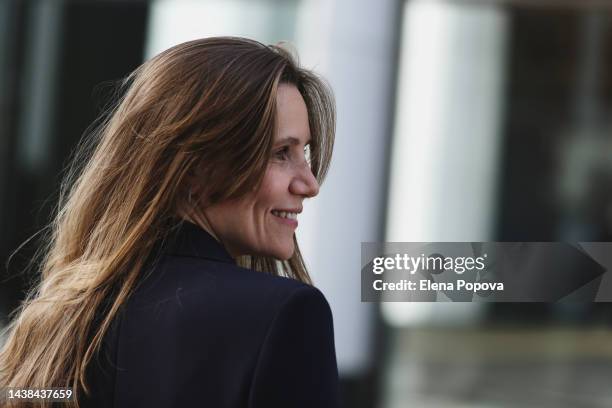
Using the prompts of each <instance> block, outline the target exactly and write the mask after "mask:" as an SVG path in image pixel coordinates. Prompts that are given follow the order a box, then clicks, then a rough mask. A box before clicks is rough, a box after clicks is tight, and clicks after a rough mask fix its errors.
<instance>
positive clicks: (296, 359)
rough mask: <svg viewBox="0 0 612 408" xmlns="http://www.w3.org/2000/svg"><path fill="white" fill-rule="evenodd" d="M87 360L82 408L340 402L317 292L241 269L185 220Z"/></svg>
mask: <svg viewBox="0 0 612 408" xmlns="http://www.w3.org/2000/svg"><path fill="white" fill-rule="evenodd" d="M171 241H172V242H171V243H170V244H169V245H167V246H166V249H164V250H163V251H162V254H161V257H160V258H159V260H158V261H157V262H156V263H154V264H153V265H154V266H152V267H149V268H146V269H145V270H144V272H146V273H145V274H144V275H143V280H142V284H141V285H140V286H139V287H138V288H137V289H136V291H135V292H134V294H133V295H132V296H131V297H130V298H129V300H128V302H127V303H126V305H125V306H124V308H123V309H122V311H121V313H119V314H118V316H117V318H116V319H115V320H114V322H113V325H112V327H111V329H110V330H109V331H108V333H107V335H106V336H105V338H104V341H103V345H102V347H101V350H100V353H99V355H97V356H96V358H95V359H94V360H92V363H90V365H89V368H88V371H87V378H88V380H89V381H90V383H91V386H92V394H91V396H90V397H85V396H83V398H81V399H80V402H81V404H82V405H83V406H84V407H102V406H103V407H116V408H128V407H129V408H137V407H147V408H151V407H181V408H182V407H190V408H191V407H207V408H234V407H236V408H237V407H244V408H274V407H279V408H281V407H282V408H291V407H294V408H302V407H304V408H306V407H309V408H313V407H317V408H327V407H338V406H339V396H338V369H337V365H336V355H335V350H334V337H333V323H332V314H331V311H330V308H329V305H328V303H327V301H326V300H325V298H324V296H323V295H322V294H321V292H320V291H319V290H318V289H316V288H314V287H312V286H310V285H306V284H304V283H301V282H298V281H296V280H294V279H289V278H283V277H276V276H272V275H270V274H266V273H262V272H256V271H253V270H249V269H244V268H240V267H238V266H237V265H236V264H235V262H234V260H233V259H232V258H231V257H230V255H229V254H228V253H227V252H226V250H225V249H224V248H223V246H222V245H221V244H220V243H219V242H217V241H216V240H215V239H214V238H213V237H212V236H210V235H209V234H208V233H207V232H205V231H204V230H202V229H201V228H199V227H197V226H195V225H194V224H191V223H188V222H185V223H184V224H183V226H182V227H181V228H180V230H179V233H178V234H177V235H176V236H175V239H173V240H171Z"/></svg>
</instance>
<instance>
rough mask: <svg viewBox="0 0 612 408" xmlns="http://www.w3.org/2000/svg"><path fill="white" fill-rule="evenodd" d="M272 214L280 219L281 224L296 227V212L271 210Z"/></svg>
mask: <svg viewBox="0 0 612 408" xmlns="http://www.w3.org/2000/svg"><path fill="white" fill-rule="evenodd" d="M272 215H274V216H275V217H276V218H278V220H279V221H281V222H282V223H283V224H286V225H289V226H292V227H294V228H297V226H298V222H297V215H298V212H290V211H278V210H272Z"/></svg>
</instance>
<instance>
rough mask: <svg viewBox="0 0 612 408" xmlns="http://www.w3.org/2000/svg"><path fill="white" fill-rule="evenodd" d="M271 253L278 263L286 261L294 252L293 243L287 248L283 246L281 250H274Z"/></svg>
mask: <svg viewBox="0 0 612 408" xmlns="http://www.w3.org/2000/svg"><path fill="white" fill-rule="evenodd" d="M271 252H272V253H271V254H270V255H271V256H273V257H274V258H276V259H278V260H280V261H286V260H288V259H290V258H291V257H292V256H293V253H294V252H295V246H294V245H293V243H291V245H289V246H285V247H282V248H280V247H279V248H274V250H273V251H271Z"/></svg>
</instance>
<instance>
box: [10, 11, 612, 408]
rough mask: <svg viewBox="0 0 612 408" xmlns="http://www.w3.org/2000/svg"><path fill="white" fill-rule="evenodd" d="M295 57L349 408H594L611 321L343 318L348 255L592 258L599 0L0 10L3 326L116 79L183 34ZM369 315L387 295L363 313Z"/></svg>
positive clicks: (488, 309)
mask: <svg viewBox="0 0 612 408" xmlns="http://www.w3.org/2000/svg"><path fill="white" fill-rule="evenodd" d="M214 35H234V36H246V37H250V38H254V39H257V40H259V41H262V42H264V43H275V42H277V41H280V40H287V41H290V42H292V43H293V44H294V45H295V47H296V49H297V50H298V52H299V55H300V59H301V63H302V65H303V66H305V67H308V68H312V69H314V70H316V71H317V72H319V73H321V74H322V75H323V76H324V77H326V78H327V79H328V80H329V81H330V83H331V85H332V87H333V89H334V91H335V94H336V99H337V106H338V128H337V143H336V149H335V153H334V154H335V156H334V160H333V163H332V168H331V171H330V174H329V177H328V179H327V181H326V183H325V184H324V185H323V187H322V189H321V193H320V195H319V197H317V199H315V200H312V201H309V202H307V203H306V205H305V211H304V214H303V217H302V219H303V221H302V222H301V224H300V229H299V230H298V239H299V241H300V244H301V246H302V249H303V253H304V255H305V257H306V260H307V262H308V265H309V268H310V270H311V272H312V275H313V277H314V280H315V283H316V284H317V286H319V287H320V288H321V290H322V291H323V292H324V293H325V295H326V296H327V298H328V300H329V302H330V304H331V307H332V310H333V314H334V324H335V330H336V349H337V355H338V363H339V369H340V375H341V382H342V391H343V397H344V402H345V406H346V407H355V408H360V407H364V408H365V407H368V408H369V407H376V408H400V407H449V408H450V407H453V408H454V407H468V406H469V407H473V406H476V407H532V406H538V407H609V406H612V393H611V392H610V391H609V389H610V388H609V385H610V380H611V379H612V308H611V307H610V305H609V304H605V303H600V304H571V303H560V304H538V303H499V304H475V303H474V304H472V303H456V304H453V303H419V304H416V303H391V302H381V303H380V304H372V303H361V302H360V287H359V285H360V243H361V242H362V241H363V242H367V241H419V242H421V241H610V240H611V238H612V129H611V128H612V115H611V113H612V2H610V1H606V0H601V1H590V0H563V1H561V0H556V1H555V0H515V1H512V0H508V1H502V0H497V1H495V0H489V1H487V0H480V1H470V0H444V1H443V0H439V1H435V0H405V1H404V0H285V1H280V0H279V1H275V0H248V1H247V0H200V1H186V0H184V1H180V0H167V1H161V0H160V1H149V2H144V1H129V2H128V1H101V0H98V1H85V0H82V1H75V0H72V1H70V0H38V1H34V0H29V1H28V0H1V1H0V260H1V261H2V275H1V280H0V325H2V324H3V323H6V321H7V316H8V314H9V313H10V312H11V311H12V310H14V308H15V307H16V306H17V305H18V303H19V301H20V300H21V299H23V296H24V291H25V290H26V288H27V287H28V285H29V282H30V280H31V279H32V276H31V275H27V274H25V275H24V274H20V271H22V270H23V268H24V267H25V265H26V264H27V262H28V261H29V259H30V257H31V256H32V254H33V253H34V251H36V247H37V241H36V239H33V240H32V241H30V243H28V244H26V245H25V246H24V247H23V249H22V250H21V251H19V252H18V253H17V254H16V255H15V256H14V257H13V258H12V260H11V262H10V264H9V265H8V267H5V263H6V261H7V259H8V257H9V255H10V254H11V253H12V252H13V251H14V250H15V249H17V248H18V247H19V245H20V244H22V243H23V242H24V241H25V240H26V239H28V238H29V237H31V236H32V235H33V234H35V233H36V232H37V231H38V230H39V229H40V228H41V227H42V226H44V225H45V224H46V223H47V222H48V221H49V214H50V211H51V210H52V208H53V206H54V204H55V199H56V198H57V190H58V187H59V184H60V181H61V175H62V169H64V168H65V166H66V165H67V159H68V157H69V155H70V153H71V152H72V150H73V149H74V147H75V146H76V144H77V142H78V140H79V139H80V138H81V136H82V134H83V132H84V131H85V130H86V128H87V127H88V125H89V124H90V123H91V122H92V121H93V120H94V119H95V118H96V117H97V116H98V115H99V114H100V113H101V110H102V108H103V107H104V104H105V103H106V102H107V101H108V99H109V96H110V95H112V91H113V83H114V81H117V80H119V79H121V78H122V77H124V76H125V75H127V74H128V73H129V72H130V71H132V70H133V69H134V68H136V67H137V66H138V65H139V64H140V63H142V62H143V61H144V60H145V59H147V58H149V57H151V56H153V55H155V54H156V53H158V52H160V51H161V50H163V49H165V48H168V47H170V46H172V45H174V44H176V43H179V42H183V41H186V40H190V39H193V38H199V37H206V36H214ZM381 300H383V301H384V299H381Z"/></svg>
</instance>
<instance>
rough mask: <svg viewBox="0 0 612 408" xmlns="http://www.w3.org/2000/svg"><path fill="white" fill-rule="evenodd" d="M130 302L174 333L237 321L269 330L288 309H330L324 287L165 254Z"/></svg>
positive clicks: (147, 318) (135, 309)
mask: <svg viewBox="0 0 612 408" xmlns="http://www.w3.org/2000/svg"><path fill="white" fill-rule="evenodd" d="M130 303H131V305H130V308H131V309H132V311H133V313H137V314H139V315H140V314H145V315H146V316H145V317H146V318H145V321H146V320H150V319H151V318H150V316H152V315H151V311H153V312H154V314H153V316H156V319H155V321H154V322H153V323H155V324H162V325H164V324H166V323H167V324H170V325H172V326H173V329H179V328H180V327H177V326H181V325H182V326H184V327H189V328H192V327H194V326H201V325H203V324H204V325H206V326H207V327H208V328H211V326H224V327H225V328H227V326H231V325H232V323H231V322H235V326H236V327H240V326H241V325H242V327H249V326H252V325H262V326H268V325H269V324H270V323H271V321H272V320H273V319H274V318H275V316H277V315H278V314H279V312H280V311H281V310H282V309H284V308H289V309H296V308H297V309H299V308H300V307H302V306H305V305H310V304H314V305H318V307H317V308H316V309H317V310H319V309H321V308H323V309H325V310H329V305H328V304H327V301H326V300H325V297H324V296H323V294H322V293H321V292H320V291H319V290H318V289H316V288H315V287H313V286H310V285H307V284H305V283H302V282H299V281H297V280H295V279H291V278H285V277H279V276H273V275H270V274H267V273H263V272H257V271H254V270H251V269H246V268H241V267H239V266H237V265H234V264H229V263H224V262H217V261H211V260H207V259H202V258H194V257H180V256H164V257H163V258H162V259H161V260H160V261H159V262H158V263H157V265H156V266H155V267H153V268H151V270H149V271H147V273H145V279H144V281H143V282H142V285H141V287H140V288H139V289H138V290H137V291H136V292H135V293H134V295H133V299H132V300H131V302H130ZM313 311H314V310H313ZM319 312H320V310H319ZM164 316H165V318H163V317H164ZM160 329H161V328H160Z"/></svg>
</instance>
